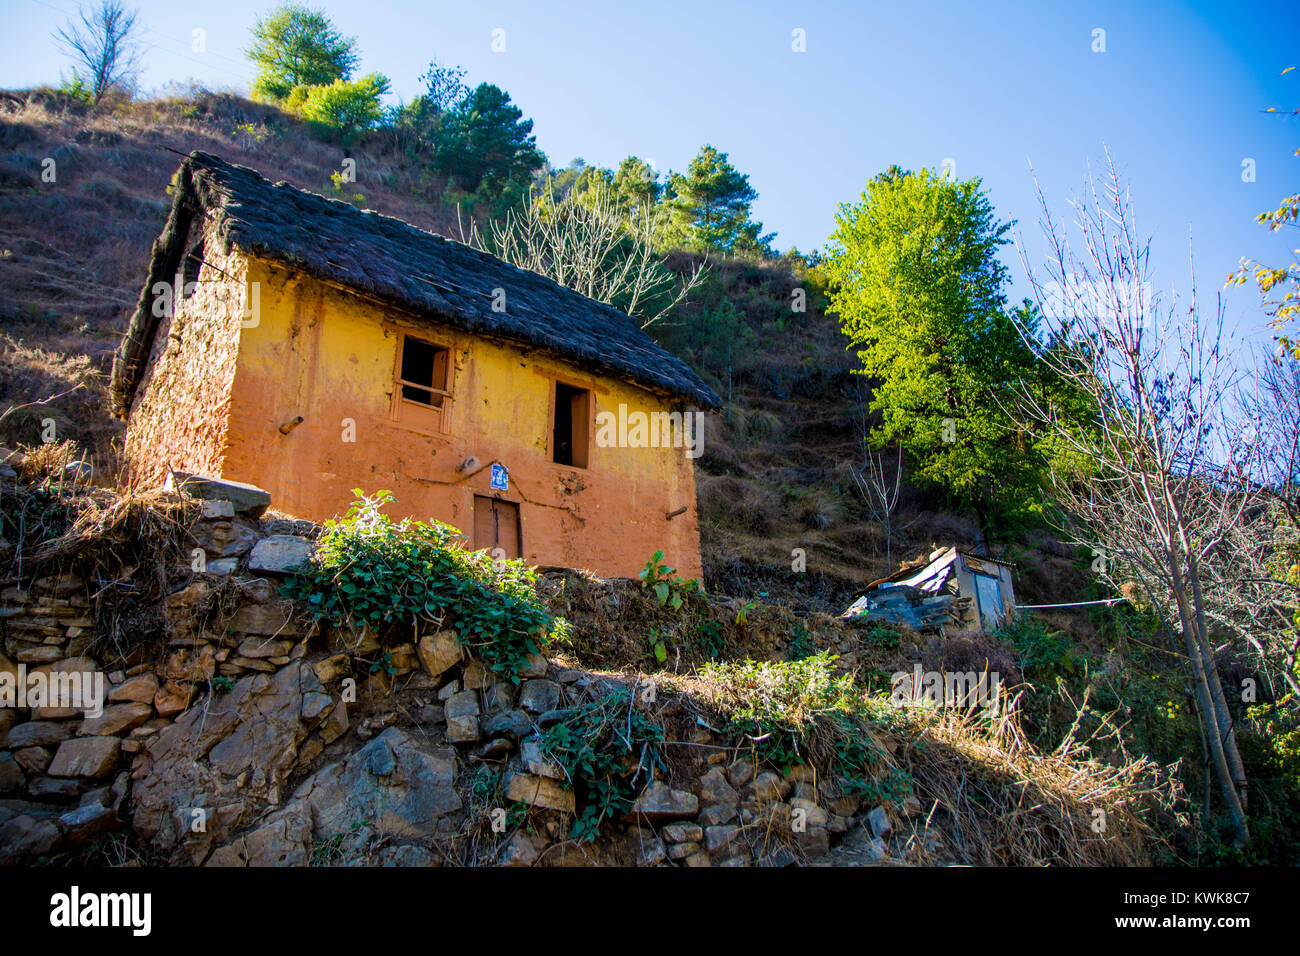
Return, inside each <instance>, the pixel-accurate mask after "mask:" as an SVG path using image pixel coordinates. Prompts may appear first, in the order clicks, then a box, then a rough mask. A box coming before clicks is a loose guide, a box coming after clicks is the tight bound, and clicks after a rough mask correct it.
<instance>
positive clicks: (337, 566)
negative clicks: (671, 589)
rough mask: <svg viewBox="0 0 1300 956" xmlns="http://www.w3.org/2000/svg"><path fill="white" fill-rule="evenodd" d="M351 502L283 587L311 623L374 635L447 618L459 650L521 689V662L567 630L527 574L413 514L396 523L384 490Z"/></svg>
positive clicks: (521, 564) (450, 530)
mask: <svg viewBox="0 0 1300 956" xmlns="http://www.w3.org/2000/svg"><path fill="white" fill-rule="evenodd" d="M354 494H356V495H357V500H356V501H355V502H353V504H352V507H350V508H349V509H348V511H347V513H346V514H345V515H344V516H343V517H342V518H340V519H334V520H332V521H327V522H326V523H325V531H324V533H323V534H322V535H321V537H320V541H319V542H318V546H317V549H316V553H315V554H314V555H313V556H312V558H311V560H310V561H309V562H308V563H306V564H304V565H302V566H301V567H300V568H298V569H297V570H296V573H295V574H293V575H292V576H291V577H290V578H289V579H288V580H287V581H286V582H285V585H284V587H283V588H282V593H283V594H284V595H285V596H287V597H292V598H295V599H297V600H302V601H305V602H306V603H307V605H308V606H309V607H310V608H311V610H312V612H313V613H314V614H315V615H316V616H317V617H318V618H326V619H328V620H330V621H332V622H334V623H335V624H342V623H344V622H350V623H352V624H354V625H357V626H369V627H372V628H375V629H376V630H378V629H379V628H381V627H384V626H386V625H393V624H398V623H401V622H407V623H410V624H411V625H416V624H418V623H419V622H420V621H421V620H423V621H428V622H432V623H434V624H442V623H443V622H444V621H445V620H446V619H447V618H448V617H450V618H451V619H452V626H453V627H454V629H455V631H456V635H457V637H458V638H459V640H460V641H461V643H462V644H464V645H467V646H469V647H470V648H472V650H473V652H474V653H476V654H477V655H478V656H479V657H481V658H482V659H483V661H484V662H485V663H486V664H487V665H488V666H489V667H490V668H491V669H492V670H494V671H497V672H498V673H500V674H503V675H504V676H506V677H507V678H509V679H510V680H511V681H513V682H514V683H519V675H520V672H521V671H522V670H523V669H524V667H525V665H526V662H527V657H528V655H530V654H537V653H540V651H541V646H542V645H543V644H544V642H545V641H546V640H547V639H548V638H549V637H550V636H551V635H552V634H557V635H558V634H561V633H562V632H563V631H564V629H565V628H566V627H567V623H566V622H565V621H563V620H562V619H559V618H555V617H553V616H552V615H551V614H550V613H549V612H548V611H547V610H546V608H545V606H544V605H543V604H542V603H541V601H540V600H539V599H538V597H537V593H536V590H535V588H534V584H535V580H536V578H535V575H534V572H533V570H532V568H530V567H528V566H527V565H526V564H524V562H523V561H521V560H514V561H493V560H492V558H491V557H490V556H489V555H488V553H487V552H485V551H467V550H465V548H464V547H463V546H462V545H461V544H460V543H459V540H458V539H460V538H463V535H462V534H461V532H460V531H459V530H457V529H456V528H453V527H452V526H451V525H447V524H443V523H441V522H438V521H434V522H432V523H431V524H425V523H424V522H422V521H413V520H411V519H410V518H406V519H403V520H402V521H400V522H394V521H393V520H392V519H391V518H389V517H388V516H387V515H385V514H382V513H381V512H380V509H381V508H382V507H383V506H384V505H386V504H388V503H389V502H391V501H392V500H393V496H392V494H391V493H390V492H387V491H380V492H377V493H376V494H375V495H373V496H370V497H366V496H365V495H363V494H362V493H361V491H360V489H358V490H357V491H355V492H354Z"/></svg>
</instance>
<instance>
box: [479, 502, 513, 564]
mask: <svg viewBox="0 0 1300 956" xmlns="http://www.w3.org/2000/svg"><path fill="white" fill-rule="evenodd" d="M520 538H521V535H520V528H519V505H518V504H516V503H515V502H513V501H502V500H501V499H500V498H489V497H487V496H486V495H475V496H474V547H475V548H476V549H480V550H481V549H484V548H486V549H487V550H488V551H491V552H492V554H493V556H494V557H498V556H499V557H506V558H518V557H522V556H523V548H522V545H521V540H520ZM498 548H500V549H501V550H500V552H498V551H497V549H498Z"/></svg>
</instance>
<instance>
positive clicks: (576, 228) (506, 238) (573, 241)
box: [460, 185, 705, 328]
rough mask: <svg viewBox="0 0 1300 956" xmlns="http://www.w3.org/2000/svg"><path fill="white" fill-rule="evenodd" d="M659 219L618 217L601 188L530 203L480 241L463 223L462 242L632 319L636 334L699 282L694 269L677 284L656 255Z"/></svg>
mask: <svg viewBox="0 0 1300 956" xmlns="http://www.w3.org/2000/svg"><path fill="white" fill-rule="evenodd" d="M664 215H665V213H664V211H663V209H662V208H661V207H659V206H656V205H650V204H644V203H643V204H641V205H640V206H638V207H637V208H635V209H632V210H630V211H625V210H623V209H621V208H620V207H619V205H618V203H617V202H616V201H615V200H614V197H613V194H612V192H611V191H610V189H609V188H608V187H607V186H604V185H597V186H594V187H592V188H591V189H589V190H587V191H585V192H583V193H582V194H581V195H580V196H577V195H574V194H573V193H570V194H569V195H568V196H565V197H564V198H563V199H561V200H559V201H555V200H553V199H551V198H550V197H549V196H542V197H537V198H532V197H530V201H529V202H528V203H527V204H526V205H525V206H524V207H523V209H522V210H521V211H511V212H509V213H507V214H506V216H505V218H503V219H500V220H496V221H494V222H492V223H490V224H489V225H488V227H487V231H486V234H484V233H481V232H480V231H479V230H478V228H477V226H475V225H474V224H473V223H472V222H471V223H470V229H469V233H468V234H466V232H465V228H464V226H463V225H462V226H461V230H460V232H461V240H462V241H463V242H465V243H467V244H469V245H471V246H474V247H475V248H476V249H481V250H483V251H485V252H489V253H491V254H492V255H495V256H498V257H500V258H502V259H505V260H506V261H507V262H510V263H513V264H514V265H516V266H518V267H519V268H521V269H528V270H529V271H531V272H537V273H539V274H541V275H544V276H548V277H549V278H551V279H554V280H555V281H556V282H558V283H559V284H560V285H563V286H568V287H569V288H570V289H576V290H577V291H578V292H581V293H582V294H583V295H585V296H587V297H588V298H592V299H596V300H598V301H600V302H606V303H609V304H610V305H614V306H616V307H617V308H619V309H621V310H622V311H624V312H626V313H627V314H628V315H632V316H635V317H636V318H637V319H638V321H640V323H641V327H642V328H646V327H647V326H650V325H653V324H654V323H655V322H658V321H659V320H661V319H662V318H663V317H664V316H666V315H668V314H669V313H670V312H671V311H672V310H673V309H674V308H675V307H676V306H677V305H678V304H679V303H681V302H682V300H683V299H685V298H686V296H687V295H689V294H690V292H691V290H693V289H694V288H695V287H696V286H697V285H699V284H700V282H702V281H703V279H704V275H705V269H704V267H703V266H700V265H696V266H695V267H693V268H692V270H691V272H690V273H689V274H687V275H686V276H678V275H677V274H676V273H674V272H673V271H672V270H671V269H669V268H668V267H667V266H666V265H665V264H664V261H663V259H661V258H660V256H659V255H658V253H657V252H656V251H655V241H656V239H657V238H658V236H659V235H660V233H661V231H662V229H663V226H664V222H663V217H664Z"/></svg>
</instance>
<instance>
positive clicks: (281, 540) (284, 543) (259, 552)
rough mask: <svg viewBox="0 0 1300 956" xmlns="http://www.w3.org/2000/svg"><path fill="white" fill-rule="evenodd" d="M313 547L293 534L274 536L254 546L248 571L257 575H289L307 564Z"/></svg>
mask: <svg viewBox="0 0 1300 956" xmlns="http://www.w3.org/2000/svg"><path fill="white" fill-rule="evenodd" d="M312 550H313V545H312V543H311V542H310V541H308V540H307V539H306V538H299V537H298V536H297V535H292V534H273V535H270V536H269V537H266V538H263V539H262V540H261V541H259V542H257V544H255V545H253V550H252V551H251V552H250V553H249V555H248V570H250V571H253V572H255V573H257V574H288V573H289V572H290V570H292V569H293V568H296V567H297V566H298V565H300V564H304V563H306V561H307V560H308V559H309V558H310V557H311V553H312Z"/></svg>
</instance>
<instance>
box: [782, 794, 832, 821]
mask: <svg viewBox="0 0 1300 956" xmlns="http://www.w3.org/2000/svg"><path fill="white" fill-rule="evenodd" d="M790 808H791V810H802V811H803V814H802V816H800V815H797V814H792V816H791V819H792V820H793V821H795V822H798V821H799V820H800V819H802V820H803V824H804V826H808V827H824V826H826V825H827V824H829V823H830V820H831V815H830V814H829V813H827V812H826V811H825V810H823V809H822V808H821V807H819V806H817V804H815V803H813V802H812V801H811V800H804V799H801V798H799V797H795V798H794V799H793V800H791V801H790Z"/></svg>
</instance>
